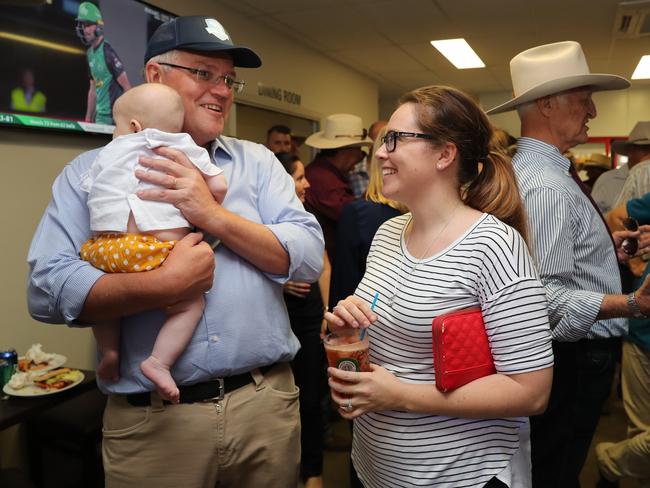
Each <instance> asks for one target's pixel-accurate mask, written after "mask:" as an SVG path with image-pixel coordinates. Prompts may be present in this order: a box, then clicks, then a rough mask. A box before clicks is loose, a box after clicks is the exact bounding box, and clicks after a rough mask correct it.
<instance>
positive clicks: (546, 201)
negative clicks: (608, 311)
mask: <svg viewBox="0 0 650 488" xmlns="http://www.w3.org/2000/svg"><path fill="white" fill-rule="evenodd" d="M525 203H526V211H527V212H528V215H529V216H530V218H529V220H528V221H529V225H530V227H531V235H532V236H533V241H534V243H533V246H532V247H533V255H534V256H535V260H536V261H537V266H538V268H539V269H538V271H539V275H540V280H541V281H542V283H543V285H544V287H545V289H546V297H547V300H548V306H549V320H550V324H551V328H552V336H553V338H554V339H557V340H560V341H577V340H580V339H582V338H584V337H585V336H586V335H587V333H588V332H589V330H590V329H591V327H592V326H593V324H594V322H595V321H596V317H597V315H598V312H599V310H600V306H601V304H602V301H603V298H604V294H603V293H597V292H590V291H586V290H578V289H572V288H569V287H567V286H566V285H565V284H566V283H570V282H571V281H572V278H573V275H574V273H576V262H575V244H576V243H575V237H574V232H573V229H572V224H571V222H572V219H571V216H570V212H571V209H572V206H571V205H570V203H569V202H568V201H567V200H566V197H565V196H564V195H562V194H561V193H560V192H557V191H554V190H552V189H549V188H537V189H534V190H532V191H530V192H529V193H528V195H527V196H526V200H525ZM549 208H552V209H553V212H549V211H548V209H549Z"/></svg>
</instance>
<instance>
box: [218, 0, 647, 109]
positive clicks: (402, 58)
mask: <svg viewBox="0 0 650 488" xmlns="http://www.w3.org/2000/svg"><path fill="white" fill-rule="evenodd" d="M215 3H218V4H220V5H223V6H224V7H227V8H231V9H233V10H235V11H237V12H239V13H241V14H243V15H245V16H246V17H248V18H249V19H251V18H252V19H254V20H255V21H257V22H260V23H261V24H264V25H265V26H268V27H270V28H273V29H274V30H276V31H277V32H278V33H279V34H282V35H285V36H289V37H292V38H293V39H294V40H295V41H296V42H299V43H301V44H303V45H306V46H309V47H311V48H312V49H314V50H316V51H318V52H320V53H322V54H324V55H326V56H328V57H330V58H332V59H334V60H336V61H339V62H341V63H344V64H346V65H348V66H350V67H352V68H354V69H356V70H357V71H360V72H362V73H364V74H366V75H367V76H369V77H371V78H373V79H375V80H376V81H377V82H378V84H379V95H380V98H381V99H389V98H394V97H397V96H399V95H400V94H402V93H404V92H405V91H407V90H410V89H413V88H417V87H419V86H423V85H429V84H449V85H454V86H457V87H459V88H462V89H464V90H466V91H468V92H470V93H474V94H479V93H487V92H502V91H512V85H511V84H510V72H509V61H510V59H511V58H512V57H513V56H514V55H516V54H517V53H519V52H521V51H523V50H525V49H527V48H530V47H533V46H536V45H540V44H546V43H550V42H556V41H563V40H575V41H578V42H580V43H581V44H582V46H583V49H584V51H585V54H586V56H587V60H588V62H589V66H590V69H591V71H592V72H594V73H614V74H618V75H621V76H625V77H626V78H628V79H629V78H630V76H631V75H632V72H633V70H634V68H635V66H636V64H637V63H638V61H639V58H640V57H641V55H643V54H650V36H645V37H639V38H636V39H620V38H617V37H616V36H615V35H614V23H615V19H616V12H617V8H618V4H619V1H618V0H389V1H386V0H217V1H216V2H215ZM627 3H628V4H634V6H636V7H646V8H650V1H643V2H641V1H640V0H628V2H627ZM648 18H650V17H648ZM457 37H464V38H465V39H466V40H467V41H468V42H469V43H470V45H471V46H472V47H473V48H474V50H475V51H476V52H477V54H478V55H479V56H480V57H481V59H483V61H484V63H485V64H486V67H485V68H483V69H469V70H457V69H456V68H454V67H453V66H452V65H451V64H450V63H449V62H448V61H447V60H446V59H445V58H444V57H443V56H442V55H441V54H440V53H438V51H436V50H435V49H434V48H433V47H432V46H431V45H430V44H429V41H431V40H432V39H449V38H457ZM632 86H633V87H634V86H650V80H638V81H634V82H633V85H632Z"/></svg>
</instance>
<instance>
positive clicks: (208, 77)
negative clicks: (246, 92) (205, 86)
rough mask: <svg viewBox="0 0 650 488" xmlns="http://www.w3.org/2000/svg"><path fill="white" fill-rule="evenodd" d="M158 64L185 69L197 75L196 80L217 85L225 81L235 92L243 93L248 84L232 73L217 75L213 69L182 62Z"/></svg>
mask: <svg viewBox="0 0 650 488" xmlns="http://www.w3.org/2000/svg"><path fill="white" fill-rule="evenodd" d="M158 64H162V65H163V66H169V67H170V68H177V69H184V70H185V71H187V72H189V73H192V74H193V75H194V76H196V80H197V81H200V82H204V83H214V84H215V85H218V84H219V83H221V82H222V81H223V83H224V85H226V86H227V87H228V88H229V89H231V90H232V91H234V92H235V93H241V91H242V90H243V89H244V86H245V85H246V82H245V81H239V80H236V79H235V78H234V77H232V76H230V75H217V74H215V73H213V72H212V71H207V70H204V69H199V68H190V67H189V66H181V65H180V64H173V63H158Z"/></svg>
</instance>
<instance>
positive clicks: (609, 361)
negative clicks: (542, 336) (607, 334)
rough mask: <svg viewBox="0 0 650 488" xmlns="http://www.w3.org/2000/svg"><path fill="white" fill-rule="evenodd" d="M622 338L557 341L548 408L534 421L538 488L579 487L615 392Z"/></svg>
mask: <svg viewBox="0 0 650 488" xmlns="http://www.w3.org/2000/svg"><path fill="white" fill-rule="evenodd" d="M618 348H620V340H618V339H599V340H581V341H578V342H574V343H571V342H556V341H553V353H554V355H555V366H554V368H553V387H552V389H551V397H550V399H549V404H548V408H547V409H546V412H545V413H543V414H542V415H536V416H533V417H531V418H530V427H531V448H532V453H531V457H532V465H533V488H579V487H580V482H579V476H580V471H581V470H582V466H583V465H584V462H585V459H586V457H587V453H588V451H589V446H590V444H591V439H592V437H593V434H594V431H595V430H596V426H597V425H598V419H599V417H600V412H601V410H602V407H603V404H604V403H605V401H606V400H607V397H608V396H609V393H610V388H611V383H612V378H613V376H614V368H615V365H616V358H617V356H618V353H617V350H618Z"/></svg>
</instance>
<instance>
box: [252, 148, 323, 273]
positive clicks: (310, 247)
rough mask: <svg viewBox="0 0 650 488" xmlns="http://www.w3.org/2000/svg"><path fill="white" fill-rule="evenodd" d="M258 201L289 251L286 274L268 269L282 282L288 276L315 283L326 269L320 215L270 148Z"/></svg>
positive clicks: (266, 217) (263, 215)
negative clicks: (299, 192) (307, 207)
mask: <svg viewBox="0 0 650 488" xmlns="http://www.w3.org/2000/svg"><path fill="white" fill-rule="evenodd" d="M268 155H269V156H270V157H269V158H267V159H268V160H265V161H262V162H261V164H262V165H266V167H268V169H269V171H268V172H263V173H264V176H263V181H262V183H261V185H260V193H259V199H258V205H259V210H260V214H261V217H262V222H263V223H264V225H266V227H267V228H268V229H269V230H270V231H271V232H273V235H275V237H276V238H277V239H278V241H279V242H280V243H281V244H282V247H284V249H285V250H286V251H287V253H288V254H289V272H288V273H287V274H286V275H282V276H281V275H276V274H272V273H266V276H267V277H268V278H270V279H272V280H273V281H276V282H278V283H284V282H286V281H287V280H289V279H291V280H295V281H304V282H308V283H313V282H315V281H317V280H318V277H319V276H320V274H321V272H322V271H323V252H324V248H325V241H324V239H323V231H322V230H321V227H320V225H319V224H318V221H317V220H316V217H314V216H313V215H312V214H311V213H309V212H307V211H306V210H305V208H304V207H303V205H302V203H301V202H300V200H299V199H298V197H297V196H296V189H295V183H294V182H293V179H292V178H291V176H290V175H289V174H287V172H286V171H285V170H284V168H283V167H282V165H281V164H280V163H279V162H278V160H277V159H276V158H275V157H274V156H273V154H272V153H271V152H268Z"/></svg>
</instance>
